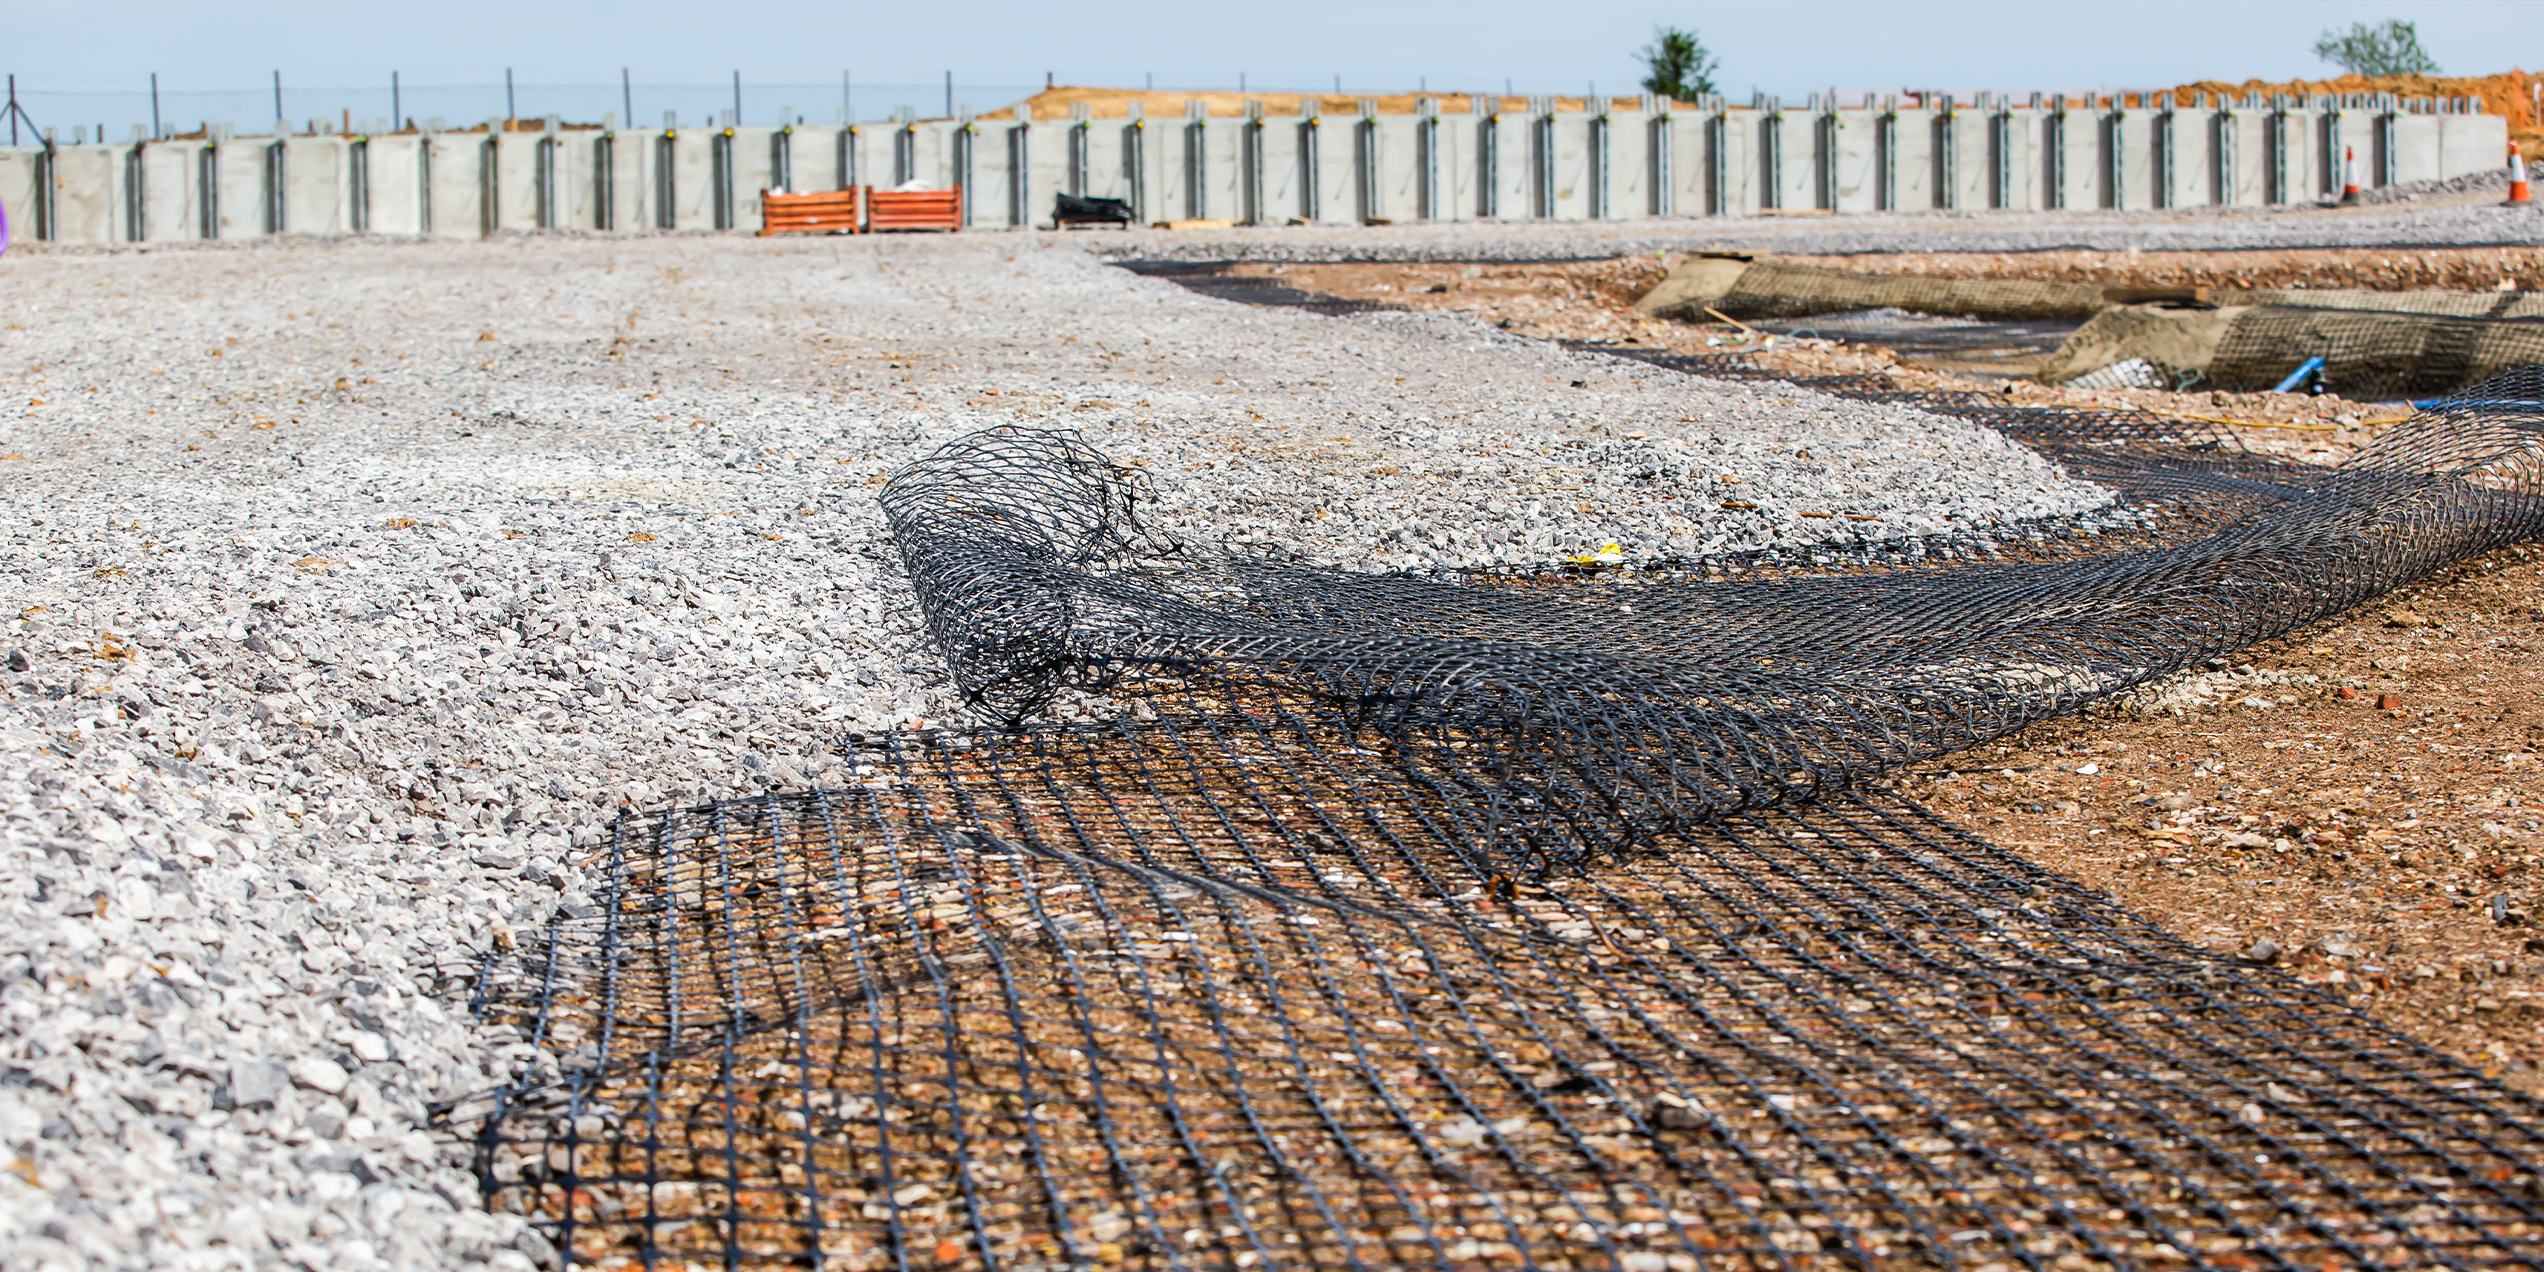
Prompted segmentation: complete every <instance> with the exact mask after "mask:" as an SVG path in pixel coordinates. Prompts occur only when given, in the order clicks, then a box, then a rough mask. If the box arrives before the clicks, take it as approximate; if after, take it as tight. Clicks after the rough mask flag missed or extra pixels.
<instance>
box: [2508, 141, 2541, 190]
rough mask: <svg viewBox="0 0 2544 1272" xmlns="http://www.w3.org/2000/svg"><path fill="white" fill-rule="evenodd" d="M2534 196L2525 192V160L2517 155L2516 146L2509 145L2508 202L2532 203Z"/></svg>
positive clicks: (2514, 143)
mask: <svg viewBox="0 0 2544 1272" xmlns="http://www.w3.org/2000/svg"><path fill="white" fill-rule="evenodd" d="M2534 201H2535V196H2533V195H2531V194H2528V193H2527V192H2526V159H2525V158H2524V157H2523V156H2521V155H2519V154H2518V144H2517V143H2516V142H2514V141H2512V142H2510V143H2509V202H2511V203H2533V202H2534Z"/></svg>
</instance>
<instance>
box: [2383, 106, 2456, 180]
mask: <svg viewBox="0 0 2544 1272" xmlns="http://www.w3.org/2000/svg"><path fill="white" fill-rule="evenodd" d="M2441 118H2442V117H2441V116H2438V115H2396V116H2394V118H2393V122H2392V128H2393V133H2392V135H2393V138H2394V180H2395V181H2396V182H2397V183H2403V182H2410V181H2435V180H2438V179H2439V174H2440V173H2442V172H2444V171H2445V169H2444V168H2443V167H2442V166H2441V164H2442V158H2441V149H2440V146H2441V138H2440V136H2439V122H2440V120H2441Z"/></svg>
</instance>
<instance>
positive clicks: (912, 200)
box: [866, 186, 963, 230]
mask: <svg viewBox="0 0 2544 1272" xmlns="http://www.w3.org/2000/svg"><path fill="white" fill-rule="evenodd" d="M866 228H867V229H868V230H959V229H962V228H963V188H962V187H961V186H956V187H954V188H953V189H951V190H877V189H875V188H874V187H872V186H868V187H867V188H866Z"/></svg>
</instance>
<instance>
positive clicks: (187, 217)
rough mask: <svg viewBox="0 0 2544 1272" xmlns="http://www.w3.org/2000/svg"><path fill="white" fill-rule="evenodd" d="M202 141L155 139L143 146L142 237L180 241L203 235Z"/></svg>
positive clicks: (144, 238)
mask: <svg viewBox="0 0 2544 1272" xmlns="http://www.w3.org/2000/svg"><path fill="white" fill-rule="evenodd" d="M202 154H203V144H202V143H201V142H194V141H155V142H149V143H146V144H144V145H143V146H142V148H141V182H142V239H143V241H145V242H151V243H177V242H183V241H185V240H187V239H194V238H201V237H202V236H203V206H202V202H201V198H202V190H201V187H200V186H199V185H198V184H197V182H196V176H197V163H198V160H199V158H200V157H201V155H202Z"/></svg>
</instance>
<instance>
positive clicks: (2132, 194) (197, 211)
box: [0, 94, 2507, 243]
mask: <svg viewBox="0 0 2544 1272" xmlns="http://www.w3.org/2000/svg"><path fill="white" fill-rule="evenodd" d="M1508 105H1509V103H1508V102H1507V101H1505V100H1504V99H1467V98H1440V99H1426V100H1425V101H1423V102H1422V103H1421V104H1420V105H1419V106H1418V108H1417V110H1416V112H1415V113H1413V114H1382V113H1378V112H1377V111H1376V109H1375V103H1374V102H1362V103H1360V104H1359V107H1358V109H1357V110H1355V111H1352V112H1349V113H1334V112H1325V113H1315V112H1317V107H1315V106H1313V105H1310V106H1307V107H1305V108H1304V109H1305V110H1306V111H1307V112H1310V113H1303V114H1286V115H1284V114H1269V113H1264V112H1263V110H1262V107H1261V104H1260V103H1253V104H1250V105H1249V108H1248V113H1247V114H1245V115H1243V116H1238V117H1231V116H1226V115H1220V116H1210V117H1203V116H1201V115H1198V114H1195V113H1192V112H1191V111H1188V112H1187V113H1186V114H1185V115H1182V116H1178V117H1171V118H1170V117H1165V116H1150V117H1147V118H1140V117H1136V116H1133V117H1128V118H1100V117H1099V118H1064V119H1036V120H1031V121H1021V122H1020V121H1019V120H1017V119H1015V118H1013V117H1012V113H1010V112H1001V113H1000V114H998V115H994V116H990V117H984V118H957V119H929V120H912V119H906V118H905V119H898V120H892V121H887V122H883V123H869V124H861V125H850V126H836V125H797V126H794V127H789V128H765V127H730V128H721V129H687V128H682V129H669V130H662V129H622V128H618V127H616V126H615V123H614V122H613V123H612V124H610V125H607V126H604V127H600V128H593V127H587V126H576V127H566V126H562V125H561V124H560V123H559V122H558V121H555V120H549V121H545V122H544V123H539V122H534V121H512V122H510V123H509V124H505V123H501V122H497V123H495V124H490V125H487V126H485V127H481V128H478V129H474V130H470V131H463V132H440V133H431V134H421V135H419V134H416V133H398V134H387V135H381V136H370V137H362V136H337V135H327V134H317V135H295V136H287V137H280V138H277V137H272V136H265V137H232V136H228V135H227V134H226V129H216V130H215V135H212V136H208V137H207V136H202V135H197V136H193V137H184V138H171V139H166V140H157V141H144V142H132V143H119V144H115V145H69V146H65V145H47V146H34V147H24V148H16V149H9V148H0V204H5V206H6V207H7V209H8V213H9V219H10V224H11V226H12V228H13V230H14V231H15V232H16V233H17V234H19V235H21V236H23V237H27V238H40V239H49V240H54V241H60V242H73V243H104V242H126V241H150V242H167V241H175V240H181V239H195V238H225V239H231V238H255V237H260V236H263V235H268V234H275V233H283V234H313V235H334V234H347V233H359V232H371V233H382V234H427V235H431V236H434V237H442V238H477V237H482V236H484V235H486V234H489V233H491V232H494V231H496V230H538V229H575V230H587V231H589V230H597V231H611V232H622V233H623V232H635V231H642V230H698V229H721V230H731V231H736V232H750V231H756V230H757V229H758V228H759V225H760V219H759V192H760V191H762V190H764V189H773V188H785V189H790V190H795V191H811V190H832V189H842V188H846V187H847V186H850V185H854V184H870V185H875V186H881V187H890V186H894V185H899V184H902V183H904V182H906V181H911V180H917V181H923V182H926V183H928V184H929V185H931V186H936V187H939V188H942V187H945V186H950V185H958V184H959V185H961V186H962V187H963V188H964V190H965V217H966V223H967V224H969V225H971V226H975V227H979V228H984V229H997V228H1007V227H1012V226H1016V225H1018V224H1020V223H1027V224H1030V223H1044V224H1047V223H1048V220H1049V217H1050V211H1051V203H1052V198H1053V196H1054V195H1055V194H1057V193H1061V192H1069V193H1075V194H1084V195H1091V196H1097V197H1103V198H1117V199H1123V200H1125V201H1127V202H1129V203H1130V204H1131V206H1132V207H1133V208H1134V209H1136V210H1137V212H1138V214H1139V216H1140V217H1141V219H1142V220H1148V221H1163V220H1176V219H1183V218H1212V219H1219V220H1228V221H1237V222H1249V223H1255V224H1275V225H1277V224H1285V223H1311V224H1349V223H1352V222H1356V221H1372V220H1384V221H1414V220H1450V221H1468V220H1480V219H1501V220H1527V219H1548V218H1551V219H1557V220H1587V219H1616V218H1627V217H1652V216H1668V217H1680V218H1696V217H1708V216H1751V215H1758V214H1761V213H1770V214H1783V215H1815V214H1816V215H1843V214H1849V213H1862V212H1873V211H1882V210H1900V211H1914V210H1925V209H1942V208H1958V209H1969V210H1979V209H1989V208H2004V209H2012V210H2021V211H2042V210H2052V209H2060V208H2070V209H2084V208H2111V207H2118V208H2153V207H2190V206H2200V205H2210V204H2237V205H2247V206H2249V205H2258V204H2263V203H2273V202H2276V203H2289V202H2301V201H2306V200H2312V199H2317V198H2321V197H2324V196H2326V195H2331V194H2337V193H2338V192H2339V190H2340V186H2341V154H2342V151H2343V150H2344V148H2347V149H2349V150H2352V151H2354V152H2355V153H2356V154H2357V156H2358V163H2359V170H2360V174H2361V177H2362V179H2363V183H2364V184H2367V185H2370V186H2374V185H2380V184H2387V183H2391V182H2408V181H2423V180H2432V179H2446V178H2451V177H2457V176H2462V175H2465V174H2468V173H2473V172H2479V171H2483V170H2486V169H2492V168H2497V167H2499V166H2500V165H2501V163H2502V162H2503V158H2504V155H2505V153H2506V150H2507V123H2506V120H2505V119H2503V118H2502V117H2500V116H2496V115H2486V114H2481V113H2478V110H2476V109H2475V108H2477V107H2478V103H2467V102H2443V103H2442V102H2403V101H2398V100H2395V99H2392V98H2376V97H2353V98H2339V99H2336V98H2308V99H2294V98H2283V99H2277V100H2272V101H2264V100H2262V99H2259V98H2245V99H2241V100H2237V101H2233V102H2209V103H2204V104H2203V105H2202V106H2200V107H2198V108H2186V107H2168V106H2163V105H2157V106H2154V107H2148V106H2145V105H2142V104H2138V103H2136V102H2134V101H2129V102H2117V101H2114V100H2112V99H2104V100H2101V101H2098V102H2094V103H2091V104H2086V103H2074V104H2065V105H2061V104H2057V103H2043V102H2041V101H2040V99H2039V98H2037V97H2035V98H2033V99H2032V100H2031V101H2029V102H2027V103H2023V104H2016V103H2014V102H2012V101H2011V99H2005V98H1993V99H1991V98H1985V97H1983V98H1982V100H1981V101H1979V102H1978V103H1977V104H1971V103H1966V102H1965V103H1959V104H1940V103H1934V102H1931V101H1926V100H1921V99H1919V98H1917V97H1915V96H1913V95H1912V96H1907V97H1904V98H1903V97H1897V96H1894V97H1889V98H1883V99H1880V100H1874V99H1873V98H1871V97H1870V95H1867V96H1865V97H1864V98H1861V99H1858V100H1857V101H1855V102H1853V103H1841V102H1840V100H1839V99H1838V98H1837V96H1836V95H1834V94H1830V95H1826V96H1825V97H1822V96H1814V97H1813V98H1811V99H1810V100H1808V101H1807V102H1806V103H1804V104H1802V105H1799V106H1788V105H1786V104H1785V103H1783V102H1781V101H1779V100H1776V99H1773V98H1764V97H1762V98H1760V99H1758V100H1756V101H1753V102H1751V103H1749V104H1748V105H1745V106H1735V105H1732V104H1730V103H1728V102H1724V101H1721V100H1719V99H1717V100H1713V101H1709V102H1704V103H1698V104H1693V105H1691V104H1688V103H1664V102H1654V101H1648V100H1645V99H1641V98H1628V99H1618V100H1615V101H1606V100H1601V99H1597V98H1592V99H1589V100H1588V101H1587V102H1566V103H1562V104H1561V107H1562V108H1559V107H1558V103H1556V102H1554V101H1552V100H1550V99H1537V100H1534V101H1531V102H1529V103H1527V105H1526V106H1525V108H1523V109H1517V110H1514V109H1509V108H1508ZM1576 106H1578V107H1580V108H1578V109H1575V108H1573V107H1576ZM1195 109H1197V107H1196V108H1195Z"/></svg>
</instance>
